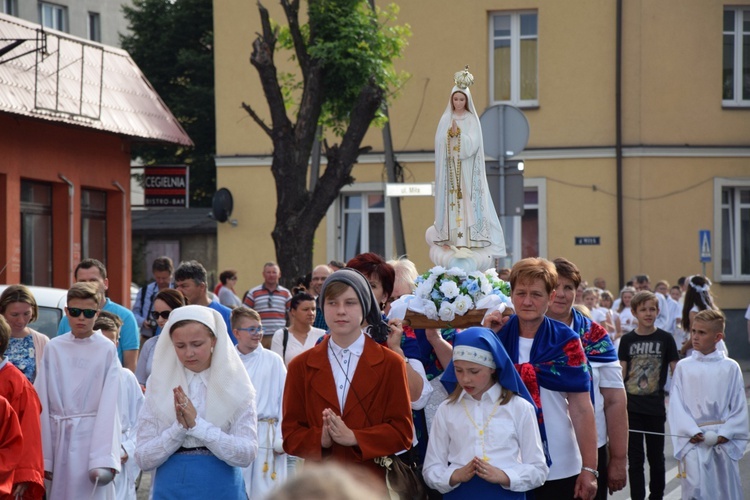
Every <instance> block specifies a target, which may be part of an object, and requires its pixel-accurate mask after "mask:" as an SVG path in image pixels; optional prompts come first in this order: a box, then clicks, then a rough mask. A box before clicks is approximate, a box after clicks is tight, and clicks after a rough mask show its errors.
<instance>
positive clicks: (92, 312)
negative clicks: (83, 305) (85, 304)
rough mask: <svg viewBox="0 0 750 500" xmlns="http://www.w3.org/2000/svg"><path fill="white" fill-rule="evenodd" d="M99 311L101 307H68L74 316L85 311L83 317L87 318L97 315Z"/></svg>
mask: <svg viewBox="0 0 750 500" xmlns="http://www.w3.org/2000/svg"><path fill="white" fill-rule="evenodd" d="M98 312H99V309H79V308H77V307H69V308H68V314H70V315H71V316H72V317H74V318H77V317H78V316H80V315H81V313H83V317H84V318H86V319H91V318H93V317H94V316H96V313H98Z"/></svg>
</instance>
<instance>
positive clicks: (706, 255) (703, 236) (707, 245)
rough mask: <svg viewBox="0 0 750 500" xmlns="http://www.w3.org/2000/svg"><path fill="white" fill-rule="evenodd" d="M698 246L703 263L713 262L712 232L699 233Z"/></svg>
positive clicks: (704, 230)
mask: <svg viewBox="0 0 750 500" xmlns="http://www.w3.org/2000/svg"><path fill="white" fill-rule="evenodd" d="M698 245H699V250H698V251H699V253H700V256H701V262H711V231H709V230H708V229H701V230H700V231H698Z"/></svg>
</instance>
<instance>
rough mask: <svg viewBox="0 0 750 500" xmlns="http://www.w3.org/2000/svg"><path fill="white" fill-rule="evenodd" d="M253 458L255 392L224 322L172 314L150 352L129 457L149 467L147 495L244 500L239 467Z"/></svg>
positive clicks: (210, 315)
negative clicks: (142, 401) (143, 396)
mask: <svg viewBox="0 0 750 500" xmlns="http://www.w3.org/2000/svg"><path fill="white" fill-rule="evenodd" d="M257 453H258V438H257V414H256V410H255V390H254V389H253V386H252V384H251V382H250V378H249V376H248V375H247V371H246V370H245V367H244V365H243V364H242V361H241V360H240V358H239V355H238V354H237V351H236V349H234V346H233V345H232V342H231V341H230V340H229V336H228V334H227V330H226V324H225V323H224V319H223V318H222V317H221V315H220V314H219V313H217V312H216V311H214V310H212V309H209V308H208V307H203V306H185V307H181V308H179V309H175V310H174V311H172V313H171V314H170V317H169V322H168V323H167V324H166V325H165V327H164V331H163V333H162V334H161V335H160V336H159V340H158V342H157V344H156V348H155V352H154V369H153V371H152V373H151V377H150V378H149V385H148V388H147V390H146V402H145V405H144V407H143V410H142V411H141V414H140V418H139V423H138V434H137V446H136V451H135V460H136V462H137V463H138V465H139V466H140V467H141V469H143V470H154V469H156V472H155V474H154V478H153V498H154V500H159V499H166V498H226V499H234V498H237V499H244V498H245V488H244V482H243V479H242V470H241V468H242V467H247V466H248V465H250V463H251V462H252V461H253V460H254V459H255V456H256V455H257Z"/></svg>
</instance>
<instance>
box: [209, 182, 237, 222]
mask: <svg viewBox="0 0 750 500" xmlns="http://www.w3.org/2000/svg"><path fill="white" fill-rule="evenodd" d="M233 207H234V200H233V199H232V193H231V192H230V191H229V190H228V189H227V188H221V189H219V190H218V191H216V193H214V197H213V202H212V209H211V215H213V218H214V219H215V220H216V221H217V222H226V221H228V220H229V217H230V216H231V215H232V208H233Z"/></svg>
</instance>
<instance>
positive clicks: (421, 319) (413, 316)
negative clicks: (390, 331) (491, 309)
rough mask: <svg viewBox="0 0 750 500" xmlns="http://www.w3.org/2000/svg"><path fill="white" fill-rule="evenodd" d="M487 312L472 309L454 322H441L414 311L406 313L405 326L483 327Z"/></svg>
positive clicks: (416, 327) (422, 327)
mask: <svg viewBox="0 0 750 500" xmlns="http://www.w3.org/2000/svg"><path fill="white" fill-rule="evenodd" d="M486 312H487V309H471V310H469V311H467V312H466V314H464V315H463V316H458V315H456V317H455V318H453V320H452V321H441V320H439V319H438V320H434V319H429V318H428V317H427V316H425V315H423V314H418V313H415V312H414V311H406V316H405V317H404V325H406V326H411V327H412V328H415V329H426V328H469V327H471V326H482V318H484V314H485V313H486Z"/></svg>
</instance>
